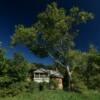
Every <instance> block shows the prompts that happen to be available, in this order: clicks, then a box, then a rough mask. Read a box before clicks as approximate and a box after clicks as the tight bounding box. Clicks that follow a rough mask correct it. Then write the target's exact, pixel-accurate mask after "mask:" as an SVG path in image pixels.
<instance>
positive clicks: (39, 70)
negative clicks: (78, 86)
mask: <svg viewBox="0 0 100 100" xmlns="http://www.w3.org/2000/svg"><path fill="white" fill-rule="evenodd" d="M34 73H48V71H47V70H46V69H44V68H39V69H37V70H35V71H34Z"/></svg>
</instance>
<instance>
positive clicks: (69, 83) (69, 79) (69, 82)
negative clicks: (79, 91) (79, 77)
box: [66, 66, 72, 91]
mask: <svg viewBox="0 0 100 100" xmlns="http://www.w3.org/2000/svg"><path fill="white" fill-rule="evenodd" d="M66 71H67V81H68V86H67V87H68V91H71V80H72V76H71V72H70V70H69V66H67V67H66Z"/></svg>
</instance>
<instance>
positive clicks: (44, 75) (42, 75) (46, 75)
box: [33, 68, 63, 89]
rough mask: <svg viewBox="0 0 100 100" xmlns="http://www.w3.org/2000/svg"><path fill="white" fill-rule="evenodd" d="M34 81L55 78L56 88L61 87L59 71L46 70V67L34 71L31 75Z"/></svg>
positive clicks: (61, 79)
mask: <svg viewBox="0 0 100 100" xmlns="http://www.w3.org/2000/svg"><path fill="white" fill-rule="evenodd" d="M33 76H34V77H33V80H34V82H37V83H41V82H47V83H49V82H50V79H53V80H56V81H57V82H58V83H57V84H58V88H59V89H63V75H62V74H61V73H60V72H59V71H54V70H47V69H43V68H40V69H37V70H35V71H34V75H33Z"/></svg>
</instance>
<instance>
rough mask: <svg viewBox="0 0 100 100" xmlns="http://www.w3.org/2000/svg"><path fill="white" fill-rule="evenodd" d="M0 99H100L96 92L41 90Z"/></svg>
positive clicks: (99, 94) (0, 99)
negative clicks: (80, 92)
mask: <svg viewBox="0 0 100 100" xmlns="http://www.w3.org/2000/svg"><path fill="white" fill-rule="evenodd" d="M0 100H100V93H98V92H93V91H91V92H84V93H83V94H79V93H69V92H65V91H43V92H35V91H34V93H32V94H29V93H23V94H20V95H18V96H16V97H6V98H0Z"/></svg>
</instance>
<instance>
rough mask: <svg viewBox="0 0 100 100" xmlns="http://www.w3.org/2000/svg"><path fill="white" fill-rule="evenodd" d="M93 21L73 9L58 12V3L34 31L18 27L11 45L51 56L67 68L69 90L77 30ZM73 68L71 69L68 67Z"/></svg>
mask: <svg viewBox="0 0 100 100" xmlns="http://www.w3.org/2000/svg"><path fill="white" fill-rule="evenodd" d="M91 19H93V14H92V13H90V12H86V11H83V10H80V9H79V8H78V7H72V8H71V9H69V10H68V11H66V10H65V9H64V8H59V7H58V6H57V4H56V3H55V2H53V3H51V4H49V5H48V6H47V8H46V10H45V11H44V12H42V13H40V14H39V15H38V21H37V22H36V23H34V24H33V25H32V26H31V27H28V28H27V27H24V26H23V25H17V26H16V29H15V33H14V35H13V36H12V44H13V45H16V44H24V45H25V46H26V47H28V48H29V49H30V51H31V52H33V53H34V54H36V55H38V56H40V57H43V56H50V57H51V58H52V59H53V60H54V61H55V62H56V63H58V64H60V65H61V66H63V67H65V68H66V72H67V75H68V89H70V82H71V69H70V68H71V66H70V60H69V56H68V52H69V50H70V49H72V48H73V47H74V38H75V37H76V35H77V33H78V29H77V26H78V25H80V24H83V23H87V22H88V21H89V20H91ZM69 66H70V67H69Z"/></svg>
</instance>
